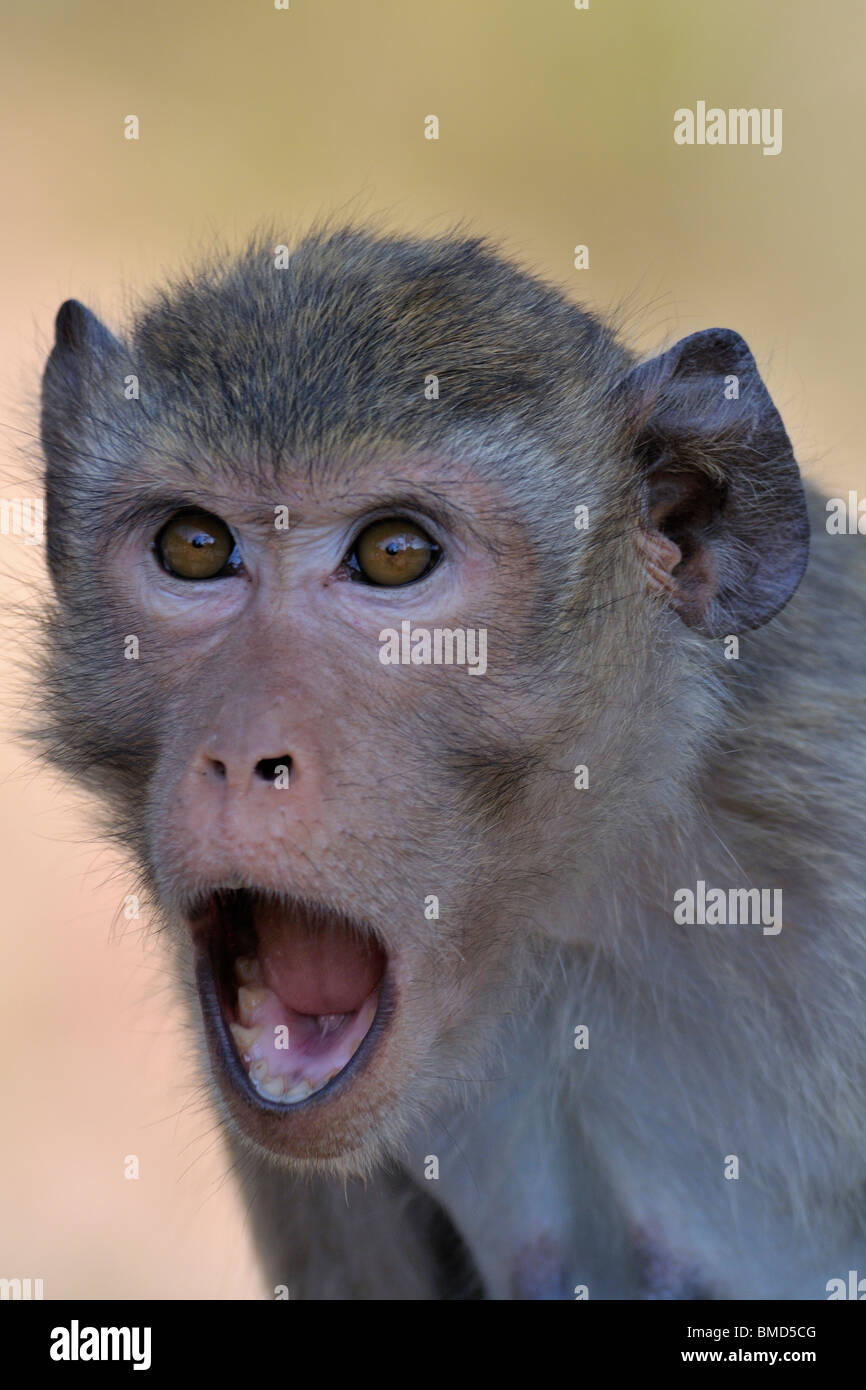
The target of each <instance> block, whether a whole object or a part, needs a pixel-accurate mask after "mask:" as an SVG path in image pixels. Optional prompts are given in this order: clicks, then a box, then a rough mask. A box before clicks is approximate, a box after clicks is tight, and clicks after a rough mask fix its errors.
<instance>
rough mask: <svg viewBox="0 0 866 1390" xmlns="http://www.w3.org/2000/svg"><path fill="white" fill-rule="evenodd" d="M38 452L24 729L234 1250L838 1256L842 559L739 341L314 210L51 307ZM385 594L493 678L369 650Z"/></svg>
mask: <svg viewBox="0 0 866 1390" xmlns="http://www.w3.org/2000/svg"><path fill="white" fill-rule="evenodd" d="M130 376H133V377H134V378H135V379H136V380H138V381H139V382H140V384H141V393H140V397H139V398H138V399H137V400H135V401H129V400H126V399H125V398H124V395H123V383H124V382H125V381H126V380H128V379H129V377H130ZM431 377H435V378H436V381H437V390H438V394H436V393H434V392H432V391H431V388H430V379H431ZM43 441H44V447H45V452H46V457H47V461H48V467H47V493H48V542H49V562H50V566H51V571H52V579H53V582H54V587H55V595H56V597H55V602H54V605H53V607H52V609H51V610H50V612H49V614H48V615H47V618H46V630H47V641H46V649H45V665H44V673H43V692H44V694H43V702H42V710H43V719H42V724H41V726H40V728H39V729H38V730H37V731H36V737H37V738H38V740H39V742H40V744H41V746H42V748H43V750H44V751H45V753H46V755H47V756H48V757H49V758H51V759H53V760H54V761H55V762H61V761H62V762H63V764H64V766H67V767H69V768H71V770H72V772H73V773H74V774H75V775H76V776H77V777H78V778H79V780H81V781H82V782H83V783H84V784H85V785H87V786H89V787H91V788H92V789H94V790H95V791H96V792H97V793H98V794H99V795H100V796H101V798H102V799H103V801H104V803H105V804H106V805H107V806H108V807H109V808H110V811H111V813H112V815H113V817H114V825H115V834H116V836H117V838H118V839H119V840H120V841H121V843H122V844H123V845H124V846H125V847H126V848H127V849H128V850H129V851H130V852H131V853H132V855H133V856H134V857H135V858H136V860H137V861H138V863H139V865H140V866H141V869H142V872H143V875H144V878H145V881H146V884H147V887H148V889H149V892H150V895H151V898H152V900H153V903H154V907H155V911H156V912H157V914H158V917H159V920H160V921H162V922H163V923H164V924H165V927H166V931H167V934H168V936H169V939H170V941H171V942H172V945H173V950H174V954H175V961H176V969H177V973H178V977H179V979H180V981H181V984H182V986H183V987H184V989H185V991H186V993H187V995H188V997H189V1000H190V1008H191V1017H192V1018H193V1019H195V1020H197V1028H198V1032H199V1038H200V1044H201V1056H202V1060H203V1068H204V1071H205V1073H206V1075H207V1076H208V1078H209V1080H210V1083H211V1085H212V1088H213V1092H214V1095H215V1099H216V1103H217V1105H218V1107H219V1109H220V1113H221V1115H222V1118H223V1121H224V1124H225V1127H226V1133H227V1136H228V1139H229V1143H230V1145H231V1148H232V1151H233V1154H234V1157H235V1160H236V1165H237V1170H238V1173H239V1176H240V1180H241V1182H242V1184H243V1186H244V1188H245V1191H246V1194H247V1198H248V1201H249V1205H250V1211H251V1216H252V1221H253V1226H254V1229H255V1230H256V1233H257V1237H258V1240H259V1243H260V1245H261V1247H262V1252H263V1259H264V1268H265V1272H266V1277H267V1279H268V1281H269V1283H270V1284H272V1285H273V1286H275V1287H276V1286H279V1287H283V1286H284V1287H285V1288H287V1289H288V1290H289V1293H290V1296H292V1297H304V1298H320V1299H328V1298H419V1299H420V1298H441V1297H445V1298H469V1297H479V1296H480V1297H487V1298H496V1299H499V1298H503V1299H507V1298H537V1299H543V1298H574V1297H590V1298H623V1299H633V1298H681V1299H690V1298H721V1299H724V1298H739V1297H745V1298H769V1297H774V1298H775V1297H779V1298H792V1299H801V1298H803V1299H809V1298H823V1297H825V1296H826V1289H827V1286H828V1281H830V1280H831V1279H834V1278H838V1277H842V1278H844V1277H845V1275H846V1273H847V1271H848V1270H849V1269H858V1268H861V1269H866V1242H864V1232H863V1219H862V1216H861V1214H860V1210H859V1207H860V1205H861V1203H860V1192H861V1189H862V1184H863V1180H864V1177H866V1173H864V1164H866V1160H864V1158H863V1154H864V1153H866V1144H864V1139H866V1134H864V1129H866V1124H864V1119H863V1106H862V1096H863V1092H864V1085H863V1083H864V1076H863V1070H864V1030H866V1022H864V1017H863V1012H864V1011H863V1008H862V1000H863V989H864V974H866V968H864V967H866V938H864V927H863V907H864V876H863V865H864V846H866V816H864V798H863V794H862V781H861V779H860V777H859V769H860V768H861V767H862V765H863V744H864V733H863V718H862V714H863V694H862V692H863V677H864V669H863V668H864V656H863V644H862V641H860V640H859V636H857V634H858V633H859V628H858V623H857V618H858V616H859V615H860V614H861V613H862V593H863V580H864V577H866V575H864V557H863V546H862V542H861V541H860V538H859V537H857V536H831V535H829V534H828V533H827V530H826V527H825V526H824V512H823V507H822V504H821V502H820V500H819V499H814V498H813V499H812V505H813V515H812V527H811V530H812V536H813V544H812V559H811V564H810V566H809V569H808V571H807V572H806V577H805V579H803V582H802V583H800V580H801V577H802V575H803V571H804V567H805V565H806V557H807V550H808V544H809V529H810V528H809V521H808V518H807V511H806V500H805V497H804V494H803V491H802V487H801V484H800V482H799V476H798V473H797V468H796V464H795V463H794V460H793V455H792V453H791V449H790V444H789V441H788V439H787V436H786V435H785V432H784V428H783V426H782V423H781V420H780V419H779V416H778V414H777V412H776V411H775V408H774V407H773V405H772V402H771V401H770V398H769V396H768V395H767V392H766V389H765V387H764V386H763V383H762V382H761V379H760V376H759V375H758V372H757V368H756V366H755V363H754V360H753V358H752V357H751V354H750V353H749V351H748V349H747V348H746V346H745V344H744V343H743V342H742V339H740V338H738V337H737V335H736V334H733V333H730V332H729V331H728V330H719V329H713V330H707V331H706V332H705V333H701V334H694V335H692V337H691V338H688V339H685V340H683V342H681V343H679V344H676V345H675V346H674V347H672V348H671V349H669V350H668V352H666V353H664V354H662V355H661V356H659V357H657V358H654V359H652V360H651V361H650V362H646V363H637V362H636V361H635V360H634V358H633V357H632V356H631V354H629V353H628V352H627V351H626V349H625V348H623V347H622V346H621V345H620V344H619V342H618V341H617V339H616V337H615V335H614V334H613V333H612V332H611V331H610V330H609V329H608V328H607V327H605V326H604V325H603V324H602V323H601V322H600V321H599V320H597V319H596V318H594V317H593V316H592V315H589V314H586V313H584V312H583V311H581V310H579V309H576V308H575V307H574V306H572V305H570V304H569V303H568V302H567V301H566V300H565V299H564V297H563V296H561V295H560V294H559V293H558V292H557V291H555V290H553V289H551V288H549V287H547V286H544V285H542V284H541V283H540V282H539V281H537V280H535V279H533V278H532V277H531V276H528V275H525V274H524V273H522V272H520V271H517V270H515V269H514V268H512V267H510V266H508V264H507V263H506V262H504V261H503V260H501V259H500V258H499V257H498V256H496V255H495V254H494V253H492V252H490V251H489V250H488V249H487V248H486V247H484V246H483V245H481V244H479V243H476V242H459V241H455V240H451V239H447V238H446V239H442V240H441V241H436V242H411V241H401V240H398V239H392V238H378V237H375V236H373V235H370V234H366V233H360V232H354V231H348V232H337V233H323V234H319V235H315V236H312V237H310V238H309V239H307V240H306V241H305V242H303V243H301V245H300V246H299V247H298V248H297V249H296V251H295V252H294V253H293V254H292V255H291V256H290V257H288V259H285V258H283V257H282V256H281V255H278V256H277V257H276V258H274V257H273V256H272V255H271V253H270V252H269V251H268V250H267V249H266V247H265V245H264V243H256V244H254V245H253V246H252V247H251V248H250V249H249V250H248V251H247V252H246V253H245V254H244V255H243V256H242V257H240V258H238V260H237V261H235V262H232V263H231V264H229V265H227V266H225V267H223V266H216V267H212V268H210V269H208V270H205V271H204V272H202V273H201V274H200V275H199V276H198V277H197V278H195V279H192V280H189V281H187V282H185V283H182V284H180V285H179V286H176V287H174V288H173V289H171V290H169V291H167V292H166V293H165V294H164V295H163V296H162V297H161V298H159V299H157V300H156V301H155V302H154V304H153V305H151V306H150V307H149V308H147V309H146V310H145V311H144V312H143V313H142V314H141V315H140V316H139V318H138V319H137V321H136V324H135V327H134V331H133V333H132V335H131V336H130V338H129V339H128V340H126V341H123V342H121V341H119V340H117V339H115V338H113V337H112V336H111V335H110V334H108V332H107V330H105V329H104V328H103V327H102V325H100V324H99V323H98V322H97V321H96V320H95V319H94V318H93V316H92V315H90V314H89V313H88V311H86V310H84V309H82V308H81V306H79V305H75V304H71V305H67V306H64V309H62V310H61V313H60V315H59V317H58V326H57V342H56V345H55V348H54V351H53V353H52V356H51V359H50V361H49V365H48V368H47V371H46V379H45V388H44V405H43ZM577 505H579V506H581V507H585V508H586V516H587V517H588V525H587V527H586V529H585V530H583V531H579V530H577V529H576V527H575V525H574V524H573V518H574V516H575V507H576V506H577ZM285 511H287V512H288V515H289V517H290V524H289V526H288V528H282V527H281V526H280V525H279V524H277V523H275V520H274V518H275V516H280V515H282V513H283V512H285ZM798 586H799V587H798ZM406 621H409V622H410V623H411V627H412V629H420V628H423V629H425V630H429V631H433V630H437V629H438V630H443V631H444V630H447V631H449V632H453V631H454V630H457V629H460V630H462V631H464V632H474V633H477V632H481V631H483V632H484V633H485V640H486V646H485V654H486V659H485V669H484V670H483V671H481V670H480V668H479V669H478V670H476V671H474V672H472V671H470V670H469V669H467V666H466V665H463V666H461V665H460V664H459V663H453V662H452V663H450V664H439V665H437V664H426V663H425V661H423V660H420V659H419V660H417V661H415V660H413V659H410V660H409V661H408V662H402V661H401V662H400V663H397V664H390V665H389V664H383V662H382V661H381V660H380V656H379V653H380V651H381V634H382V633H383V632H388V631H394V632H400V631H401V630H402V624H403V623H404V622H406ZM837 633H841V634H844V633H847V634H849V637H850V640H849V637H846V636H844V635H843V636H837V635H836V634H837ZM130 635H135V637H136V639H137V646H138V650H139V652H140V656H139V658H138V659H136V660H133V661H130V660H126V659H125V658H124V655H123V652H124V642H125V641H126V639H127V638H128V637H129V636H130ZM732 635H735V636H737V637H738V641H739V648H738V651H737V653H736V655H735V656H733V657H732V650H731V643H730V637H731V636H732ZM251 673H255V678H254V679H251ZM577 768H582V769H584V771H585V773H586V776H585V777H576V776H575V772H576V769H577ZM281 769H282V772H283V773H285V778H282V780H281ZM284 784H285V785H284ZM701 885H702V887H701ZM754 890H759V893H758V897H757V898H755V899H754V902H755V903H757V904H759V906H760V910H761V912H763V904H764V903H765V902H766V903H777V904H779V906H780V913H779V914H777V916H778V920H776V917H775V916H774V918H773V919H772V920H769V919H766V920H765V918H764V916H754V915H753V916H752V917H751V918H749V920H745V921H732V920H729V918H727V917H726V918H725V919H723V920H719V917H718V914H717V915H716V917H715V918H713V917H712V915H711V914H710V912H708V911H703V907H704V906H705V904H706V903H707V902H709V901H711V895H712V894H713V893H715V892H719V893H721V894H723V895H724V900H725V902H726V903H729V904H731V905H732V908H731V913H733V905H737V906H739V905H741V904H746V903H751V902H752V899H750V898H749V894H750V893H752V892H753V891H754ZM764 892H766V893H767V894H769V896H768V897H767V898H766V899H765V898H762V897H761V893H764ZM774 894H775V895H776V896H773V895H774ZM689 895H692V897H693V898H696V897H697V896H699V897H700V902H701V904H702V917H701V919H699V920H695V921H693V922H689V921H682V920H677V904H678V903H681V902H682V901H683V900H684V899H689ZM689 900H691V899H689ZM431 902H433V903H435V908H431V907H430V904H431ZM196 995H198V998H196ZM280 1019H284V1020H285V1027H284V1029H283V1032H284V1033H285V1035H286V1036H285V1038H279V1037H278V1038H277V1041H276V1042H275V1043H273V1044H271V1043H270V1040H269V1034H270V1032H271V1031H273V1033H274V1035H275V1036H277V1035H278V1034H279V1033H280V1023H279V1020H280ZM272 1025H273V1027H272ZM286 1040H287V1047H286V1048H285V1050H284V1053H282V1054H281V1051H280V1049H281V1044H282V1043H284V1042H286ZM332 1064H333V1069H331V1067H332Z"/></svg>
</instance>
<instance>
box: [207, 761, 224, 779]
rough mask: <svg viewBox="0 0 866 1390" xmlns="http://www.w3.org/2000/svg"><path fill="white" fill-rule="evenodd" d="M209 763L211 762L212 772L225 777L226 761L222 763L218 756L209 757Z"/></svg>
mask: <svg viewBox="0 0 866 1390" xmlns="http://www.w3.org/2000/svg"><path fill="white" fill-rule="evenodd" d="M208 763H209V765H210V770H211V772H213V773H215V774H216V776H217V777H222V778H225V775H226V765H225V763H221V762H220V761H219V759H218V758H208Z"/></svg>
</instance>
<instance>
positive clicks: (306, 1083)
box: [286, 1076, 313, 1100]
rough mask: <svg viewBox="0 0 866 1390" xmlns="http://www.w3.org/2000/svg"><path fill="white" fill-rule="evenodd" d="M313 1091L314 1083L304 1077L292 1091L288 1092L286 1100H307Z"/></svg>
mask: <svg viewBox="0 0 866 1390" xmlns="http://www.w3.org/2000/svg"><path fill="white" fill-rule="evenodd" d="M312 1089H313V1083H312V1081H310V1080H309V1078H308V1077H306V1076H304V1077H302V1078H301V1080H300V1081H299V1082H298V1084H297V1086H295V1087H294V1088H293V1089H292V1090H291V1091H286V1100H306V1098H307V1096H308V1095H309V1094H310V1092H311V1091H312Z"/></svg>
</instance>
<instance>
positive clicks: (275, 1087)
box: [259, 1076, 285, 1100]
mask: <svg viewBox="0 0 866 1390" xmlns="http://www.w3.org/2000/svg"><path fill="white" fill-rule="evenodd" d="M259 1085H260V1087H261V1089H262V1090H263V1091H264V1093H265V1095H268V1096H273V1098H274V1100H276V1099H277V1097H278V1096H282V1095H283V1093H284V1091H285V1087H284V1086H283V1078H282V1077H281V1076H276V1077H274V1078H273V1080H271V1081H262V1082H260V1083H259Z"/></svg>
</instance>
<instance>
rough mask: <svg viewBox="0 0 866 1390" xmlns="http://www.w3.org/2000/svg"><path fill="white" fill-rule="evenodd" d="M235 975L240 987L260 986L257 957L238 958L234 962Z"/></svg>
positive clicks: (261, 981) (260, 975)
mask: <svg viewBox="0 0 866 1390" xmlns="http://www.w3.org/2000/svg"><path fill="white" fill-rule="evenodd" d="M235 974H236V975H237V977H238V979H239V980H240V982H241V984H242V985H260V984H262V983H263V980H262V967H261V966H260V965H259V960H258V956H238V958H237V960H236V961H235Z"/></svg>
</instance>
